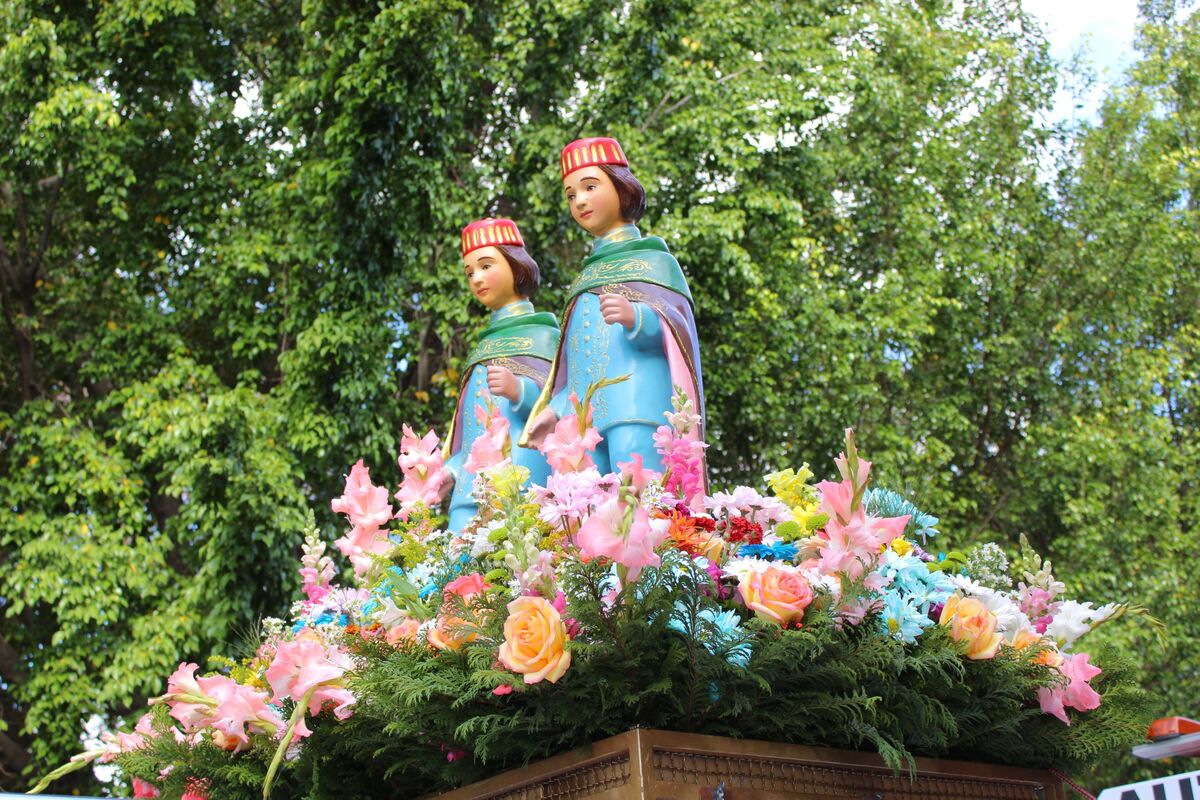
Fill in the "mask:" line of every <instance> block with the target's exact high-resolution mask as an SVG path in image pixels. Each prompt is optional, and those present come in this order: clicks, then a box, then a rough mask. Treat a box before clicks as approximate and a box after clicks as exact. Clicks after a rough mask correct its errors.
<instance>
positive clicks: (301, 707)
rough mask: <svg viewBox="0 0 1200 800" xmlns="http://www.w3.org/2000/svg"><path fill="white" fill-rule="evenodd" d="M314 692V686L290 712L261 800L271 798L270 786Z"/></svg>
mask: <svg viewBox="0 0 1200 800" xmlns="http://www.w3.org/2000/svg"><path fill="white" fill-rule="evenodd" d="M316 690H317V687H316V686H314V687H312V688H311V689H309V690H308V691H307V692H305V693H304V697H302V698H301V699H300V700H298V701H296V708H295V710H293V711H292V716H291V719H289V720H288V726H287V730H286V731H284V732H283V738H282V739H280V740H279V747H278V748H276V750H275V757H274V758H272V759H271V766H270V767H268V768H267V779H266V780H265V781H263V800H267V798H268V797H270V796H271V784H272V783H274V782H275V773H276V772H278V771H279V765H280V764H281V763H283V755H284V753H286V752H287V749H288V746H289V745H290V744H291V743H292V736H293V735H294V734H295V733H296V726H297V725H299V724H300V721H301V720H303V719H304V712H305V711H307V710H308V703H309V701H310V700H312V696H313V692H315V691H316Z"/></svg>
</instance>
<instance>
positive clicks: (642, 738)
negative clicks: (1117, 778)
mask: <svg viewBox="0 0 1200 800" xmlns="http://www.w3.org/2000/svg"><path fill="white" fill-rule="evenodd" d="M430 797H436V798H437V800H576V798H578V799H579V800H584V799H585V798H586V800H635V799H636V800H681V799H682V798H688V799H689V800H842V799H843V798H853V800H993V798H994V799H995V800H1065V797H1064V794H1063V789H1062V785H1061V784H1060V783H1058V782H1056V781H1055V780H1054V778H1053V777H1052V776H1051V775H1050V773H1049V772H1047V771H1044V770H1033V769H1020V768H1015V767H999V766H993V765H990V764H974V763H968V762H963V761H946V760H939V759H929V758H919V759H917V777H916V778H915V779H910V778H909V775H908V773H907V772H903V773H901V774H900V775H896V774H894V773H893V772H892V770H891V769H889V768H888V767H886V766H884V764H883V760H882V759H881V758H879V756H878V755H875V754H869V753H857V752H853V751H847V750H832V749H828V748H820V747H803V746H799V745H786V744H774V743H771V742H756V741H749V740H745V739H726V738H722V737H717V736H699V735H696V734H687V733H671V732H669V731H656V730H643V729H639V730H632V731H628V732H627V733H623V734H621V735H619V736H613V737H611V738H608V739H604V740H602V741H599V742H596V743H594V744H591V745H589V746H587V747H581V748H579V749H577V750H573V751H571V752H568V753H562V754H561V755H557V756H554V757H553V758H548V759H546V760H544V761H539V762H536V763H534V764H530V765H529V766H527V767H523V768H519V769H514V770H510V771H508V772H505V773H502V774H500V775H496V776H494V777H492V778H489V779H487V780H484V781H480V782H479V783H474V784H471V785H470V786H465V787H463V788H461V789H457V790H455V791H453V792H446V793H444V794H440V795H434V796H430Z"/></svg>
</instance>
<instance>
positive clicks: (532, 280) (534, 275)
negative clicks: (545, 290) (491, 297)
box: [496, 244, 542, 297]
mask: <svg viewBox="0 0 1200 800" xmlns="http://www.w3.org/2000/svg"><path fill="white" fill-rule="evenodd" d="M496 247H497V248H498V249H499V250H500V252H501V253H503V254H504V257H505V258H506V259H508V266H509V267H510V268H511V269H512V274H513V290H514V291H515V292H516V293H517V294H518V295H520V296H521V297H533V295H534V293H535V292H537V290H538V286H540V285H541V283H542V273H541V271H540V270H539V269H538V265H537V262H536V261H534V260H533V256H531V255H529V252H528V251H527V250H526V249H525V248H524V247H520V246H518V245H515V244H501V245H496Z"/></svg>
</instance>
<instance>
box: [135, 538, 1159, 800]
mask: <svg viewBox="0 0 1200 800" xmlns="http://www.w3.org/2000/svg"><path fill="white" fill-rule="evenodd" d="M564 582H565V583H566V584H569V585H568V586H566V587H565V588H567V589H568V591H567V595H568V596H569V597H576V598H582V600H581V601H576V602H573V603H571V604H569V605H568V606H567V611H566V614H565V616H566V617H568V618H570V619H573V620H574V621H575V622H576V623H577V624H578V625H579V626H580V627H581V629H583V630H587V631H592V632H596V631H600V632H603V635H602V636H591V637H588V638H587V640H584V639H583V638H580V639H575V640H573V641H571V642H570V643H569V645H568V646H569V648H570V650H571V653H572V658H573V661H572V665H571V668H570V670H569V671H568V672H567V674H566V675H565V676H564V677H563V679H562V680H560V681H559V682H558V683H557V684H549V683H547V682H542V683H539V684H535V685H532V686H524V685H522V684H518V685H516V686H513V687H512V688H513V690H512V692H511V693H508V694H502V695H497V694H496V693H495V692H494V690H495V689H497V687H502V688H501V691H504V689H503V687H508V686H511V685H512V681H513V680H514V676H513V674H512V673H511V672H508V671H505V670H502V669H499V668H498V667H497V665H496V664H495V661H494V659H495V652H496V650H495V648H496V646H497V645H498V643H499V642H500V641H501V640H502V638H503V634H502V631H501V628H500V626H501V620H503V619H504V613H503V612H504V609H503V604H502V602H500V601H499V600H495V599H493V600H490V601H488V600H484V599H482V597H481V598H480V599H478V600H477V602H475V603H474V604H473V605H472V607H471V608H470V609H463V611H464V614H463V617H464V618H472V617H474V618H476V619H480V620H483V621H482V622H481V623H479V624H478V625H477V626H476V627H473V628H472V630H471V632H473V633H476V634H477V635H478V638H476V639H475V640H474V641H473V642H471V643H470V644H468V645H466V646H465V647H464V648H463V650H462V651H461V652H454V651H444V652H441V653H440V654H438V655H437V656H436V657H432V658H431V657H430V654H429V651H428V649H427V648H426V647H425V646H423V645H419V644H415V643H414V644H411V645H401V646H399V647H392V646H390V645H387V644H384V643H381V642H380V641H378V640H369V639H368V640H364V639H360V638H354V639H348V641H352V642H354V647H355V648H356V650H357V654H358V655H359V656H360V657H361V659H362V663H363V664H364V665H366V666H365V668H363V669H362V670H361V671H360V672H359V673H358V674H357V675H356V676H355V677H354V679H353V682H352V688H353V689H354V691H355V693H356V695H357V696H358V698H359V701H358V704H357V705H356V707H355V713H354V715H353V716H352V717H351V718H350V719H348V720H346V721H344V722H335V721H334V720H332V718H331V717H330V716H329V715H328V714H323V715H322V716H321V717H319V718H317V719H316V720H313V721H311V724H310V727H311V728H312V730H313V734H312V738H311V739H310V740H309V741H308V742H307V743H306V746H305V747H304V748H303V749H302V750H301V751H300V755H299V757H298V759H297V760H296V761H295V762H294V763H292V764H291V765H290V766H289V768H288V769H286V770H283V771H282V772H281V775H280V779H279V782H278V783H277V784H276V787H275V790H274V794H275V796H277V797H308V798H314V799H315V798H332V797H337V798H339V800H347V799H348V798H359V797H362V798H367V797H385V796H388V797H395V796H415V795H418V794H423V793H428V792H429V791H431V790H432V791H436V790H443V789H447V788H450V787H454V786H458V785H462V784H465V783H469V782H472V781H475V780H479V779H481V778H483V777H485V776H486V775H488V774H491V773H495V772H498V771H501V770H503V769H507V768H511V767H514V766H517V765H520V764H523V763H528V762H529V761H532V760H536V759H540V758H544V757H548V756H550V755H553V754H555V753H559V752H563V751H566V750H569V749H571V748H574V747H578V746H581V745H585V744H587V743H589V742H593V741H596V740H598V739H602V738H605V737H607V736H611V735H614V734H618V733H621V732H623V731H625V730H628V729H630V728H633V727H638V726H641V727H650V728H661V729H668V730H677V731H684V732H693V733H703V734H712V735H718V736H732V737H742V738H751V739H762V740H769V741H776V742H787V743H794V744H806V745H824V746H832V747H840V748H849V749H860V750H876V751H877V752H879V753H880V754H881V755H882V756H883V758H884V759H885V761H886V763H888V764H889V765H890V766H891V767H892V768H893V769H896V770H898V771H899V770H905V769H909V768H911V766H912V763H913V762H912V759H913V758H914V757H916V756H937V757H952V758H960V759H967V760H978V761H987V762H992V763H999V764H1012V765H1019V766H1025V767H1048V766H1056V767H1060V768H1065V769H1067V770H1072V771H1074V770H1082V769H1085V768H1087V767H1088V766H1089V765H1091V764H1093V763H1094V762H1095V761H1096V760H1097V758H1098V757H1099V756H1101V755H1102V754H1104V753H1108V752H1112V751H1113V750H1114V749H1118V748H1124V747H1128V746H1129V745H1130V744H1132V743H1133V742H1135V741H1137V740H1138V739H1139V738H1140V737H1141V735H1142V731H1143V730H1144V726H1145V724H1146V721H1147V716H1148V708H1149V703H1148V699H1147V697H1146V695H1145V693H1144V692H1143V691H1142V690H1140V689H1139V688H1137V686H1136V683H1135V682H1134V679H1135V676H1136V671H1135V669H1134V668H1133V667H1132V666H1131V665H1130V663H1129V662H1128V661H1126V660H1123V659H1122V658H1120V657H1119V656H1118V654H1117V653H1115V652H1109V651H1104V652H1101V653H1100V654H1099V659H1098V661H1099V663H1101V664H1103V667H1104V672H1103V673H1102V674H1101V676H1100V677H1099V678H1097V679H1096V680H1094V681H1093V686H1094V687H1095V688H1096V689H1097V690H1098V691H1099V692H1100V693H1101V695H1102V696H1103V703H1102V705H1101V706H1100V708H1099V709H1097V710H1095V711H1092V712H1089V713H1087V714H1076V713H1075V712H1073V711H1072V712H1069V713H1070V714H1071V718H1072V725H1070V726H1065V725H1063V724H1062V723H1061V722H1060V721H1058V720H1056V719H1054V718H1052V717H1050V716H1048V715H1046V714H1043V713H1042V712H1041V710H1040V709H1039V707H1038V702H1037V692H1038V690H1039V689H1041V688H1044V687H1051V686H1053V685H1054V682H1055V680H1056V678H1055V677H1054V676H1055V675H1057V673H1055V672H1054V671H1052V670H1049V669H1047V668H1046V667H1045V666H1043V665H1041V664H1039V663H1037V658H1038V656H1039V655H1040V654H1041V653H1042V652H1043V651H1042V649H1041V648H1039V647H1036V646H1034V647H1029V648H1026V649H1025V650H1014V649H1011V648H1003V649H1002V650H1001V651H1000V653H999V654H997V656H996V657H995V658H992V659H989V660H985V661H970V660H966V659H964V655H963V654H964V647H963V645H961V644H959V643H957V642H955V641H954V640H953V639H951V638H950V636H949V635H948V633H947V631H946V629H944V628H943V627H941V626H933V627H931V628H930V629H928V630H927V631H926V632H925V633H924V634H923V635H922V636H921V637H920V638H919V639H918V640H917V643H916V644H915V645H910V646H906V645H904V644H902V643H901V642H899V641H897V640H895V639H893V638H890V637H885V636H880V635H878V633H877V632H875V630H874V628H875V626H876V624H877V621H876V620H875V619H873V618H871V617H868V619H867V620H866V621H865V623H864V624H862V625H858V626H844V627H839V626H838V625H837V624H835V623H834V621H833V618H832V617H831V616H830V615H828V614H826V613H824V612H812V613H810V614H809V615H808V616H806V617H805V619H804V624H803V626H802V627H800V628H789V629H780V628H779V627H778V626H775V625H771V624H767V623H762V622H759V621H757V620H755V619H750V620H748V621H745V622H744V623H742V625H741V626H740V632H735V633H734V634H733V635H732V636H731V637H729V638H727V639H725V640H722V641H721V642H720V646H717V647H713V648H709V647H706V646H703V644H701V643H702V642H705V641H711V640H712V639H713V637H714V636H715V633H716V632H715V631H705V632H703V635H696V636H684V635H681V634H680V633H678V632H676V629H675V628H677V627H682V628H683V629H684V630H692V631H697V630H701V629H702V628H703V626H704V625H705V624H707V623H706V621H705V619H704V617H703V616H702V613H701V612H703V611H704V610H705V609H711V608H717V607H718V606H719V602H720V600H719V595H718V593H719V592H720V587H719V586H717V585H716V584H714V583H713V582H712V580H711V579H710V578H709V577H708V575H707V573H705V572H703V571H702V570H700V569H699V568H697V567H696V566H695V565H694V562H693V561H692V560H691V559H690V558H688V557H687V556H686V555H685V554H681V553H679V552H677V551H668V552H667V553H664V555H663V564H662V567H661V568H658V569H647V570H646V571H645V572H644V573H643V576H642V578H641V579H640V580H639V581H638V582H636V583H634V584H633V585H632V586H631V587H630V588H627V589H626V590H624V591H622V592H620V593H619V594H617V595H616V596H615V598H614V597H612V596H611V591H612V589H613V585H614V584H613V580H612V576H611V573H610V570H609V568H608V567H607V566H602V565H600V564H598V563H595V562H593V563H590V564H576V565H574V566H573V568H572V569H571V570H570V571H568V572H567V573H566V575H565V577H564ZM606 596H607V597H608V599H609V601H610V602H609V603H605V602H604V601H605V598H606ZM681 598H683V599H681ZM489 603H490V605H489ZM709 634H711V635H709ZM747 645H750V646H752V648H753V649H752V654H751V655H750V657H749V659H748V661H746V662H745V665H744V666H741V665H740V664H739V663H738V660H737V659H736V658H731V657H730V654H731V653H734V652H737V651H738V650H739V648H743V647H745V646H747ZM731 662H732V663H731ZM284 711H285V713H287V712H289V711H290V708H285V709H284ZM156 713H157V714H158V724H159V726H160V728H161V730H162V731H163V732H164V733H165V732H166V731H167V729H168V728H169V724H168V723H169V722H170V720H169V719H168V718H167V717H166V711H165V709H164V708H161V707H160V708H158V709H156ZM271 756H272V753H271V752H269V750H264V749H263V748H262V747H255V748H252V749H250V750H248V751H246V752H245V753H244V754H243V755H242V757H240V758H235V759H232V760H231V759H229V758H228V756H227V754H225V753H223V752H222V751H220V750H218V749H217V748H215V747H213V746H212V745H211V744H202V745H198V746H195V747H189V746H188V745H185V744H180V743H177V742H176V741H174V739H173V738H172V737H171V736H169V735H164V736H159V737H158V738H157V739H155V740H154V742H153V745H152V747H151V748H149V749H147V750H143V751H135V752H133V753H129V754H126V755H124V756H121V757H120V758H119V763H120V765H121V766H122V767H123V768H125V769H126V770H127V771H128V772H129V774H131V775H135V776H138V777H141V778H143V779H147V780H155V781H156V782H160V783H162V784H163V796H164V797H166V798H171V797H174V796H178V794H179V793H181V792H182V791H183V789H184V786H185V781H186V778H187V777H195V778H202V779H208V780H209V781H210V782H211V790H210V794H209V796H210V798H211V800H226V798H230V799H232V798H249V797H254V796H257V795H258V793H259V792H260V791H261V786H262V779H263V777H264V775H265V773H266V764H267V763H268V762H269V760H270V758H271ZM165 763H175V764H176V765H177V766H176V768H175V770H174V771H172V773H171V774H170V775H168V777H167V779H166V780H165V781H160V780H159V778H158V774H159V770H160V769H161V768H162V766H163V764H165Z"/></svg>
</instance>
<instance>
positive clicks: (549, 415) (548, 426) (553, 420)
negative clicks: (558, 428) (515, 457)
mask: <svg viewBox="0 0 1200 800" xmlns="http://www.w3.org/2000/svg"><path fill="white" fill-rule="evenodd" d="M557 424H558V414H555V413H554V409H551V408H544V409H542V413H540V414H538V415H537V417H535V418H534V419H531V420H530V421H529V424H528V425H526V426H525V436H526V437H528V441H529V446H530V447H536V448H538V449H540V448H541V446H542V442H544V441H545V440H546V437H547V436H549V435H550V433H551V432H552V431H553V430H554V426H555V425H557Z"/></svg>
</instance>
